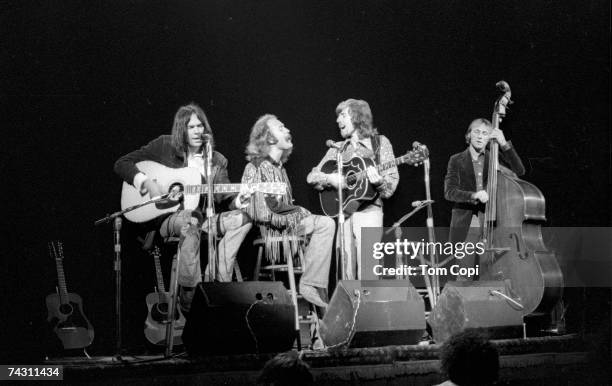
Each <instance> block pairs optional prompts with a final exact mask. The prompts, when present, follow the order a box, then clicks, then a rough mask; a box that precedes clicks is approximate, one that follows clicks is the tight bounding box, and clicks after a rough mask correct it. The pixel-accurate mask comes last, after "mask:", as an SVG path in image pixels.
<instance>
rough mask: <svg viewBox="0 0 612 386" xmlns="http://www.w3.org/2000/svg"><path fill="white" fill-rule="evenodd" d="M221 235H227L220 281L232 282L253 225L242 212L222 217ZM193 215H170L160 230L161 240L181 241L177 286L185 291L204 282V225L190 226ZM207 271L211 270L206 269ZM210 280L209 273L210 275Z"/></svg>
mask: <svg viewBox="0 0 612 386" xmlns="http://www.w3.org/2000/svg"><path fill="white" fill-rule="evenodd" d="M219 216H221V218H220V221H219V223H220V225H221V231H225V234H224V236H223V237H222V238H221V240H220V242H219V248H218V256H219V260H218V261H219V264H218V270H217V280H219V281H231V279H232V272H233V267H234V262H235V260H236V255H237V253H238V249H240V244H242V241H243V240H244V238H245V236H246V235H247V233H249V230H250V229H251V226H252V225H251V222H250V219H249V218H248V216H246V215H245V214H244V213H243V212H242V211H240V210H234V211H230V212H224V213H221V214H220V215H219ZM192 218H193V217H192V211H191V210H182V211H178V212H176V213H173V214H172V215H170V216H169V217H168V218H167V219H165V220H164V222H163V223H162V225H161V227H160V233H161V236H162V237H178V236H180V237H181V242H180V244H179V249H180V257H179V266H178V283H179V285H181V286H185V287H195V286H196V285H197V284H198V283H200V282H201V281H202V270H201V267H200V238H201V237H200V229H201V226H202V224H200V223H199V222H198V223H196V225H193V224H191V223H190V222H191V221H192ZM207 269H208V267H207ZM206 277H207V278H208V279H210V273H209V272H208V271H207V276H206Z"/></svg>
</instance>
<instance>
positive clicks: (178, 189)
mask: <svg viewBox="0 0 612 386" xmlns="http://www.w3.org/2000/svg"><path fill="white" fill-rule="evenodd" d="M183 190H184V188H183V185H181V184H179V183H175V184H172V185H170V187H169V188H168V193H170V196H171V197H177V199H178V198H179V197H182V194H180V193H183Z"/></svg>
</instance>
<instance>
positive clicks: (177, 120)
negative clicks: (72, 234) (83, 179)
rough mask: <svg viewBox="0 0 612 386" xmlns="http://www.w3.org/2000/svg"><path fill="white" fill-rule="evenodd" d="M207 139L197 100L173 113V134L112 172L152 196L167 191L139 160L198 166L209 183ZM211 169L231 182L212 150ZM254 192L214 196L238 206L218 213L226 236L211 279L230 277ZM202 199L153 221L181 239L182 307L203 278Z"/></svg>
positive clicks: (221, 203) (216, 178)
mask: <svg viewBox="0 0 612 386" xmlns="http://www.w3.org/2000/svg"><path fill="white" fill-rule="evenodd" d="M207 140H208V141H211V145H212V141H213V136H212V130H211V128H210V125H209V124H208V119H207V118H206V115H205V114H204V111H203V110H202V109H201V108H200V107H199V106H197V105H195V104H193V103H192V104H189V105H186V106H181V107H180V108H179V109H178V111H177V112H176V115H175V116H174V125H173V127H172V134H170V135H162V136H160V137H158V138H156V139H154V140H153V141H151V142H149V143H148V144H147V145H145V146H143V147H142V148H140V149H138V150H135V151H133V152H131V153H128V154H126V155H124V156H122V157H121V158H119V159H118V160H117V162H116V163H115V168H114V170H115V172H116V173H117V174H118V175H119V176H120V177H121V178H122V179H123V180H124V181H126V182H127V183H128V184H132V185H133V186H134V187H135V188H136V189H138V190H140V193H141V194H143V195H144V194H147V193H148V194H149V196H150V197H151V198H152V197H157V196H160V195H163V194H166V193H168V192H167V191H164V190H163V188H162V186H161V185H160V184H159V183H158V181H157V178H159V177H158V176H155V175H147V174H146V173H145V172H143V170H141V169H139V167H138V165H137V163H139V162H141V161H154V162H157V163H159V164H161V165H163V166H166V167H169V168H172V169H178V168H185V167H188V168H195V169H197V170H198V171H199V172H200V174H201V181H198V182H201V183H205V181H204V176H205V173H206V172H205V164H206V160H205V159H206V154H205V151H204V148H205V141H207ZM211 147H212V146H211ZM211 170H212V173H211V175H212V181H213V183H214V184H215V185H217V184H224V183H229V178H228V174H227V159H226V158H225V157H224V156H223V155H222V154H221V153H219V152H217V151H213V155H212V168H211ZM250 193H251V192H250V191H249V190H248V189H246V188H245V189H242V190H241V192H240V194H238V195H236V194H235V193H233V194H232V193H215V194H214V201H215V204H216V205H217V206H218V209H227V208H229V209H234V210H231V211H228V212H224V213H221V214H220V215H218V216H216V217H215V221H214V222H215V224H214V229H215V232H216V233H218V234H224V235H223V237H222V238H221V240H220V242H219V248H218V252H219V253H218V254H219V265H218V273H217V277H216V278H211V276H212V273H210V272H208V271H209V269H208V268H209V267H210V265H209V267H207V271H206V277H207V278H209V279H212V280H219V281H231V278H232V272H233V266H234V261H235V259H236V254H237V253H238V249H239V248H240V244H241V243H242V241H243V239H244V237H245V236H246V235H247V233H248V232H249V230H250V229H251V226H252V225H251V221H250V219H249V218H248V216H247V215H246V214H245V213H244V212H243V211H241V210H239V209H241V208H244V207H246V206H247V205H248V201H249V198H250ZM204 197H205V195H204ZM200 201H201V202H200V205H199V206H198V208H193V210H191V209H190V210H179V211H176V212H173V213H171V214H166V215H162V216H160V217H158V218H156V219H154V220H152V222H154V225H155V226H156V229H159V231H160V233H161V236H162V237H169V236H175V237H176V236H180V237H181V243H180V253H181V256H180V263H179V268H178V275H179V276H178V283H179V285H180V286H181V293H180V300H181V307H182V308H183V310H184V311H189V308H190V306H191V299H192V297H193V294H194V291H193V289H194V288H195V286H196V285H197V284H198V283H199V282H200V281H201V280H202V279H201V276H202V273H201V268H200V228H201V227H202V222H203V216H202V213H201V212H200V211H199V209H201V208H205V204H204V201H205V199H202V200H200ZM149 206H150V205H149ZM202 228H203V229H204V230H206V229H207V226H206V225H204V226H203V227H202ZM217 228H220V229H217ZM209 258H211V257H209Z"/></svg>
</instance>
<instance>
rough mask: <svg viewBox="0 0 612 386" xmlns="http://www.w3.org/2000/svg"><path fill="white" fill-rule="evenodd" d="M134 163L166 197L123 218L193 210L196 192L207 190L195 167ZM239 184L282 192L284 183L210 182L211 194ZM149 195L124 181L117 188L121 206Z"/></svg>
mask: <svg viewBox="0 0 612 386" xmlns="http://www.w3.org/2000/svg"><path fill="white" fill-rule="evenodd" d="M136 166H137V167H138V169H139V170H140V171H141V172H143V173H145V174H146V175H147V176H148V177H149V178H151V179H153V180H155V181H157V183H158V184H159V185H160V186H161V187H162V189H163V190H164V191H166V192H167V197H164V199H160V200H156V202H155V203H150V204H148V205H144V206H142V207H140V208H137V209H134V210H132V211H130V212H127V213H125V218H127V219H128V220H130V221H132V222H136V223H141V222H146V221H149V220H152V219H154V218H156V217H158V216H161V215H163V214H165V213H171V212H176V211H177V210H179V209H181V208H182V209H195V208H197V207H198V204H199V203H200V195H202V194H207V193H208V185H207V184H202V175H201V174H200V172H199V170H198V169H195V168H190V167H186V168H178V169H173V168H169V167H167V166H164V165H162V164H159V163H157V162H154V161H140V162H138V163H136ZM242 187H245V188H249V189H252V190H255V191H257V192H262V193H268V194H274V195H282V194H285V192H286V191H287V184H285V183H283V182H262V183H253V184H214V185H213V193H215V194H216V193H238V192H240V189H241V188H242ZM153 198H154V197H151V196H150V195H149V194H148V193H147V194H141V192H140V191H138V189H136V188H135V187H134V186H132V185H131V184H128V183H127V182H124V183H123V188H122V190H121V209H122V210H125V209H127V208H131V207H133V206H138V205H142V204H146V203H147V202H149V201H150V200H151V199H153Z"/></svg>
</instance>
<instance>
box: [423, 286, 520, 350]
mask: <svg viewBox="0 0 612 386" xmlns="http://www.w3.org/2000/svg"><path fill="white" fill-rule="evenodd" d="M503 295H505V296H508V297H510V298H512V297H511V296H510V295H509V294H508V290H507V288H506V284H505V283H504V282H503V281H455V282H448V283H446V285H445V286H444V289H443V290H442V293H441V294H440V296H439V297H438V302H437V304H436V306H435V307H434V309H433V310H432V312H431V313H430V314H429V318H428V322H429V325H430V326H431V330H432V333H433V338H434V340H435V341H436V342H437V343H442V342H445V341H446V340H447V339H448V338H450V337H451V336H452V335H454V334H456V333H458V332H461V331H464V330H479V331H481V332H483V333H485V335H487V336H488V337H489V338H490V339H505V338H518V337H521V336H522V335H523V313H522V311H521V309H520V308H521V307H520V300H516V301H515V302H512V301H511V300H508V299H507V298H505V297H504V296H503ZM516 302H519V304H516Z"/></svg>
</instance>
